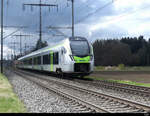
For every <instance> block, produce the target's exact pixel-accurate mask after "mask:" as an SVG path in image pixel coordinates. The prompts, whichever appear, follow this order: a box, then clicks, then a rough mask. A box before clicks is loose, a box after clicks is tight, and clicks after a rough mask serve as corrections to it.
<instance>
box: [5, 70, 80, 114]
mask: <svg viewBox="0 0 150 116" xmlns="http://www.w3.org/2000/svg"><path fill="white" fill-rule="evenodd" d="M9 75H11V76H8V74H7V76H8V80H9V81H10V83H11V84H12V86H13V89H14V92H15V93H16V94H17V95H18V97H19V98H20V99H21V100H22V101H23V102H24V104H25V105H26V108H27V110H28V112H30V113H78V112H79V111H77V110H76V109H75V108H73V107H72V106H71V105H69V102H68V103H67V100H65V99H64V98H62V97H60V96H58V95H57V94H55V93H50V92H48V91H47V90H45V89H42V88H41V87H39V86H38V85H36V84H34V83H32V82H30V81H27V80H25V79H23V78H21V77H19V76H17V75H15V74H14V73H12V72H10V71H9Z"/></svg>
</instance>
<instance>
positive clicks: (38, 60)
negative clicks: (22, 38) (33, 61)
mask: <svg viewBox="0 0 150 116" xmlns="http://www.w3.org/2000/svg"><path fill="white" fill-rule="evenodd" d="M37 63H38V65H40V64H41V56H38V57H37Z"/></svg>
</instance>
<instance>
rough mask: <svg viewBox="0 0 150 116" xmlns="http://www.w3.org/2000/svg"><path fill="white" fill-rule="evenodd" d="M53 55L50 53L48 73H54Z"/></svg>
mask: <svg viewBox="0 0 150 116" xmlns="http://www.w3.org/2000/svg"><path fill="white" fill-rule="evenodd" d="M53 54H54V53H53V52H50V71H52V72H53V71H54V69H53V68H54V66H53V65H54V63H53Z"/></svg>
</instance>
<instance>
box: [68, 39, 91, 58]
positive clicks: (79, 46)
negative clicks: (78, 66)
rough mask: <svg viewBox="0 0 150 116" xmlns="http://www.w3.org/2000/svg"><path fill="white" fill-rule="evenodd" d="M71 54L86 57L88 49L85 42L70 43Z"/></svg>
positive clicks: (88, 52)
mask: <svg viewBox="0 0 150 116" xmlns="http://www.w3.org/2000/svg"><path fill="white" fill-rule="evenodd" d="M70 45H71V49H72V54H73V55H75V56H88V55H89V54H90V48H89V44H88V42H87V41H71V42H70Z"/></svg>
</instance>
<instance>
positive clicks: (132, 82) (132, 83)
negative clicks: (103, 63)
mask: <svg viewBox="0 0 150 116" xmlns="http://www.w3.org/2000/svg"><path fill="white" fill-rule="evenodd" d="M84 78H86V79H90V80H107V81H110V82H117V83H124V84H129V85H136V86H143V87H150V83H138V82H134V81H128V80H112V79H105V78H103V77H93V76H92V77H91V76H86V77H84Z"/></svg>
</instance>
